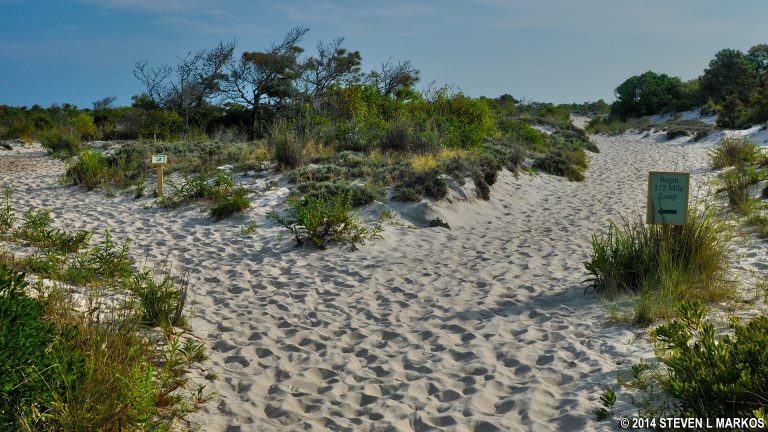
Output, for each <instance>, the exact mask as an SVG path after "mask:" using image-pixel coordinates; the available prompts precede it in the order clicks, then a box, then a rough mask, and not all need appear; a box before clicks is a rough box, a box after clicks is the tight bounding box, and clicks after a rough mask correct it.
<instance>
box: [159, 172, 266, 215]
mask: <svg viewBox="0 0 768 432" xmlns="http://www.w3.org/2000/svg"><path fill="white" fill-rule="evenodd" d="M172 187H173V191H172V192H171V193H169V194H167V195H166V196H164V197H162V198H160V199H159V200H158V205H160V206H161V207H168V208H173V207H179V206H182V205H184V204H188V203H191V202H194V201H199V200H203V201H206V202H208V203H209V204H210V212H211V216H212V217H214V218H215V219H216V220H221V219H224V218H226V217H229V216H231V215H233V214H235V213H238V212H241V211H243V210H245V209H247V208H249V207H250V206H251V201H250V200H249V199H248V190H247V189H245V188H243V187H242V186H236V185H235V182H234V180H233V179H232V173H230V172H227V171H224V170H218V171H217V172H216V174H215V175H214V176H213V177H209V176H208V174H207V173H201V174H198V175H194V176H190V177H187V178H186V179H184V181H182V182H181V184H179V185H173V186H172Z"/></svg>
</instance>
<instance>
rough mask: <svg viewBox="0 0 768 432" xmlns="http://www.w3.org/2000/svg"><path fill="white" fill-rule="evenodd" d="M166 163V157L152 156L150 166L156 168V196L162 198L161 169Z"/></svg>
mask: <svg viewBox="0 0 768 432" xmlns="http://www.w3.org/2000/svg"><path fill="white" fill-rule="evenodd" d="M167 163H168V156H166V155H152V165H154V166H155V168H157V196H159V197H162V196H163V167H164V166H165V164H167Z"/></svg>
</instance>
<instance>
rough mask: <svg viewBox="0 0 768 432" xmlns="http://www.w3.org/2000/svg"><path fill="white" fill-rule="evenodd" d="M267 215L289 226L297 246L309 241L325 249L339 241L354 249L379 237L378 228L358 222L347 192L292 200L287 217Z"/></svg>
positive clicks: (276, 214)
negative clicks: (357, 245)
mask: <svg viewBox="0 0 768 432" xmlns="http://www.w3.org/2000/svg"><path fill="white" fill-rule="evenodd" d="M269 217H270V218H272V219H273V220H274V221H275V222H277V223H278V224H279V225H282V226H283V227H285V228H286V229H288V231H290V232H291V234H292V235H293V237H294V240H296V244H297V245H298V246H301V245H304V244H307V243H309V244H312V245H313V246H315V247H318V248H321V249H325V248H327V247H328V246H329V245H331V244H334V243H338V244H345V245H349V246H350V248H351V249H352V250H355V249H356V244H357V243H364V242H365V240H373V239H379V238H381V235H380V234H379V230H378V229H376V228H367V227H365V226H362V225H361V224H360V222H359V220H358V218H357V216H356V215H355V214H354V213H353V211H352V198H351V196H350V195H349V194H343V195H336V196H325V197H320V198H316V197H311V196H308V197H304V198H303V199H301V200H293V201H292V203H291V208H290V209H289V211H288V215H287V216H285V217H283V216H281V215H279V214H278V213H277V212H275V211H272V212H270V213H269Z"/></svg>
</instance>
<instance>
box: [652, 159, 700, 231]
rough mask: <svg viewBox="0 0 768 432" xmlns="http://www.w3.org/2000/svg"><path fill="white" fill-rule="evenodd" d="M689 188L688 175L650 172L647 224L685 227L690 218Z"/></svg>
mask: <svg viewBox="0 0 768 432" xmlns="http://www.w3.org/2000/svg"><path fill="white" fill-rule="evenodd" d="M689 187H690V174H688V173H678V172H656V171H651V172H649V173H648V212H647V215H646V222H648V223H649V224H670V225H684V224H685V221H686V219H687V217H688V190H689Z"/></svg>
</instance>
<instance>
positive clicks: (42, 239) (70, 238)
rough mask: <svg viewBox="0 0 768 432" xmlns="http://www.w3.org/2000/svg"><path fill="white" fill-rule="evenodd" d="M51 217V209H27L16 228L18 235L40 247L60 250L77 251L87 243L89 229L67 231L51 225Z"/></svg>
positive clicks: (89, 236)
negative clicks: (21, 221) (20, 223)
mask: <svg viewBox="0 0 768 432" xmlns="http://www.w3.org/2000/svg"><path fill="white" fill-rule="evenodd" d="M52 223H53V218H52V217H51V211H50V210H47V209H41V210H37V211H32V209H29V210H27V212H26V213H25V214H24V220H23V223H22V225H21V227H19V228H18V230H17V235H18V237H19V238H20V239H21V240H23V241H25V242H27V243H29V244H32V245H34V246H36V247H38V248H41V249H56V250H59V251H62V252H77V251H79V250H80V249H82V248H83V247H85V246H87V245H88V242H89V241H90V239H91V233H90V232H89V231H75V232H72V233H70V232H67V231H64V230H61V229H59V228H54V227H51V224H52Z"/></svg>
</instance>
